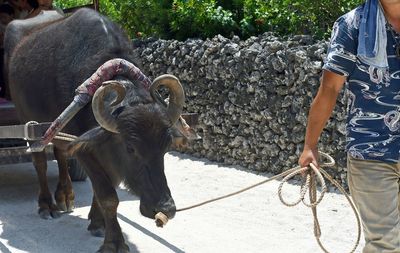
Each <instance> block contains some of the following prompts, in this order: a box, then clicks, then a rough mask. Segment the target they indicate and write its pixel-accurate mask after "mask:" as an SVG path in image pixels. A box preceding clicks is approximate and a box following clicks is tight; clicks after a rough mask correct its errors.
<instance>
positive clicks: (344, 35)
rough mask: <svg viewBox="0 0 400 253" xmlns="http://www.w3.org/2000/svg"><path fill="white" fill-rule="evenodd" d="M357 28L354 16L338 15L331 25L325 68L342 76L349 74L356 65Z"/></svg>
mask: <svg viewBox="0 0 400 253" xmlns="http://www.w3.org/2000/svg"><path fill="white" fill-rule="evenodd" d="M357 44H358V30H357V29H356V25H355V22H354V18H351V17H349V14H347V15H345V16H342V17H340V18H339V19H338V20H337V21H336V22H335V24H334V25H333V30H332V35H331V39H330V43H329V48H328V53H327V56H326V59H325V63H324V66H323V67H322V68H323V69H325V70H329V71H332V72H334V73H336V74H339V75H342V76H349V75H351V73H352V72H353V70H354V68H355V67H356V60H357V57H356V55H357Z"/></svg>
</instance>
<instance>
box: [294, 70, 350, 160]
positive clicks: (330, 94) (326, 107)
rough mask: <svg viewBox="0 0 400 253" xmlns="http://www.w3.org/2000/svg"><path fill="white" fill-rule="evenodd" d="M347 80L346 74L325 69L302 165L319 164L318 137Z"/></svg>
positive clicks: (314, 102)
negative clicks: (342, 74)
mask: <svg viewBox="0 0 400 253" xmlns="http://www.w3.org/2000/svg"><path fill="white" fill-rule="evenodd" d="M345 81H346V77H345V76H341V75H339V74H336V73H333V72H331V71H328V70H324V71H323V73H322V79H321V85H320V87H319V89H318V93H317V95H316V96H315V98H314V100H313V102H312V104H311V108H310V112H309V115H308V122H307V129H306V136H305V141H304V149H303V152H302V154H301V155H300V158H299V165H300V166H301V167H306V166H308V165H309V164H310V163H313V164H315V165H318V149H317V144H318V139H319V137H320V135H321V133H322V130H323V129H324V127H325V125H326V122H327V121H328V119H329V117H330V116H331V114H332V111H333V109H334V108H335V105H336V100H337V97H338V95H339V92H340V90H341V89H342V87H343V84H344V83H345Z"/></svg>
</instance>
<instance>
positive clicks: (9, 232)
mask: <svg viewBox="0 0 400 253" xmlns="http://www.w3.org/2000/svg"><path fill="white" fill-rule="evenodd" d="M49 165H50V168H49V172H48V175H49V181H50V187H51V189H52V191H54V189H55V186H56V183H57V175H58V172H57V169H56V163H55V162H50V163H49ZM166 174H167V178H168V181H169V185H170V188H171V191H172V194H173V196H174V199H175V202H176V204H177V207H178V208H179V207H183V206H187V205H189V204H193V203H197V202H200V201H203V200H207V199H209V198H213V197H216V196H219V195H222V194H226V193H229V192H232V191H235V190H238V189H240V188H242V187H244V186H248V185H251V184H253V183H255V182H258V181H261V180H263V179H265V178H266V177H267V175H255V174H254V173H249V172H246V171H244V170H241V169H240V168H236V167H224V166H220V165H218V164H215V163H212V162H209V161H207V160H200V159H197V158H192V157H190V156H187V155H182V154H179V153H170V154H167V155H166ZM278 184H279V182H278V181H273V182H270V183H268V184H266V185H263V186H260V187H258V188H255V189H253V190H250V191H248V192H245V193H242V194H240V195H238V196H235V197H233V198H230V199H225V200H222V201H219V202H216V203H213V204H209V205H206V206H202V207H199V208H197V209H194V210H190V211H186V212H182V213H177V215H176V217H175V218H174V219H173V220H171V221H169V223H168V224H167V225H166V226H165V227H164V228H158V227H156V226H155V224H154V221H153V220H150V219H147V218H144V217H142V216H141V215H140V214H139V210H138V206H139V202H138V200H137V198H136V197H134V196H131V195H130V194H128V193H127V192H126V191H125V190H124V189H123V188H121V189H120V190H118V194H119V198H120V200H121V203H120V206H119V209H118V218H119V221H120V224H121V226H122V230H123V233H124V236H125V238H126V240H127V242H128V245H129V247H130V249H131V252H134V253H135V252H143V253H164V252H165V253H168V252H177V253H181V252H189V253H192V252H193V253H208V252H209V253H217V252H221V253H225V252H229V253H235V252H238V253H258V252H260V253H261V252H263V253H264V252H268V253H275V252H276V253H293V252H296V253H303V252H304V253H314V252H322V251H321V250H320V249H319V247H318V245H317V243H316V241H315V239H314V236H313V234H312V217H311V211H310V210H309V209H307V208H305V207H303V206H301V207H293V208H288V207H285V206H283V205H282V204H281V203H280V202H279V199H278V197H277V194H276V192H277V188H278ZM74 189H75V195H76V201H75V204H76V209H75V211H74V212H73V213H71V214H64V215H63V216H61V218H59V219H54V220H42V219H40V218H39V216H38V214H37V202H36V199H37V196H36V194H37V191H38V185H37V179H36V174H35V170H34V168H33V167H32V165H31V164H18V165H11V166H10V165H8V166H1V167H0V252H2V253H11V252H12V253H15V252H31V253H69V252H70V253H78V252H85V253H87V252H96V250H97V249H98V248H99V246H100V245H101V243H102V239H101V238H95V237H92V236H90V234H89V232H88V231H87V230H86V227H87V225H88V221H87V220H86V217H87V214H88V212H89V208H90V201H91V198H92V193H91V185H90V182H89V181H88V180H87V181H85V182H75V183H74ZM284 191H285V196H287V197H289V198H291V197H292V198H291V199H294V198H295V196H296V194H298V186H296V185H295V184H290V185H287V186H286V187H285V188H284ZM318 210H319V214H320V222H321V224H322V232H323V237H322V240H323V242H324V243H325V244H326V247H327V248H328V249H329V250H330V251H331V252H332V253H334V252H338V253H345V252H349V250H350V249H351V248H352V246H353V243H354V241H355V236H356V224H355V219H354V217H353V214H352V211H351V209H350V208H349V207H348V206H347V203H346V201H345V198H344V196H343V195H341V194H337V193H329V194H327V195H326V197H325V198H324V200H323V201H322V203H321V206H320V207H319V208H318ZM361 241H362V240H361ZM356 252H361V247H359V248H358V249H357V251H356Z"/></svg>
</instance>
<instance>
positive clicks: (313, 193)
mask: <svg viewBox="0 0 400 253" xmlns="http://www.w3.org/2000/svg"><path fill="white" fill-rule="evenodd" d="M320 155H321V157H325V158H326V159H328V162H323V163H321V164H320V168H317V167H316V166H315V165H314V164H312V163H311V164H310V165H309V167H303V168H300V167H299V166H297V167H294V168H292V169H289V170H287V171H284V172H282V173H280V174H278V175H275V176H272V177H270V178H268V179H265V180H263V181H261V182H259V183H256V184H253V185H250V186H248V187H245V188H243V189H241V190H238V191H235V192H232V193H229V194H226V195H223V196H220V197H217V198H213V199H210V200H207V201H203V202H200V203H198V204H194V205H191V206H187V207H184V208H179V209H177V210H176V211H177V212H182V211H186V210H189V209H193V208H196V207H199V206H202V205H205V204H209V203H212V202H215V201H218V200H221V199H225V198H229V197H231V196H234V195H237V194H239V193H242V192H245V191H248V190H250V189H252V188H255V187H257V186H260V185H262V184H265V183H267V182H270V181H272V180H275V179H278V178H283V179H282V182H281V183H280V184H279V187H278V196H279V199H280V201H281V202H282V204H284V205H285V206H289V207H291V206H295V205H297V204H299V203H300V202H303V204H304V205H305V206H307V207H310V208H311V210H312V214H313V219H314V236H315V238H316V240H317V243H318V245H319V246H320V248H321V249H322V250H323V251H324V252H325V253H329V251H328V250H327V249H326V248H325V247H324V246H323V245H322V242H321V240H320V237H321V228H320V224H319V221H318V216H317V205H318V204H319V203H320V202H321V201H322V199H323V197H324V194H325V192H326V191H327V187H326V184H325V179H324V176H325V178H327V179H328V180H329V181H330V182H331V183H332V184H333V185H335V186H336V187H337V188H338V189H339V191H340V192H341V193H342V194H343V195H344V196H345V197H346V199H347V201H348V202H349V204H350V206H351V208H352V210H353V212H354V215H355V217H356V221H357V228H358V235H357V239H356V242H355V244H354V246H353V248H352V250H351V251H350V253H353V252H354V251H355V250H356V249H357V247H358V244H359V243H360V237H361V220H360V216H359V214H358V212H357V209H356V207H355V205H354V203H353V201H352V200H351V199H350V196H349V194H348V193H347V192H346V190H345V189H344V188H343V187H342V186H341V185H340V184H339V183H338V182H337V181H336V180H335V179H333V178H332V177H331V176H330V175H329V174H328V173H327V172H326V171H325V170H324V169H323V167H332V166H333V165H335V161H334V160H333V158H332V157H331V156H329V155H328V154H325V153H322V152H320ZM304 173H306V179H305V180H304V182H303V184H302V185H301V187H300V197H299V199H298V200H296V201H295V202H293V203H288V202H287V201H286V200H285V199H284V198H283V197H282V188H283V185H284V184H285V183H286V182H287V181H288V180H289V179H291V178H293V177H294V176H296V175H298V174H304ZM317 181H318V182H319V184H320V185H321V192H320V196H319V198H318V199H317V184H316V182H317ZM307 190H309V199H310V203H307V202H306V201H305V194H306V193H307Z"/></svg>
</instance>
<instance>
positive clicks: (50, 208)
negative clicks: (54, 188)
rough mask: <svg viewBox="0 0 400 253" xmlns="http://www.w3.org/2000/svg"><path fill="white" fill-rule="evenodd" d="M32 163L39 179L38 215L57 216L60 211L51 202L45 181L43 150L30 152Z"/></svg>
mask: <svg viewBox="0 0 400 253" xmlns="http://www.w3.org/2000/svg"><path fill="white" fill-rule="evenodd" d="M32 161H33V165H34V167H35V169H36V173H37V176H38V180H39V186H40V188H39V200H38V203H39V215H40V217H41V218H42V219H50V218H58V217H60V212H59V210H58V208H57V206H56V205H55V204H54V202H53V196H52V195H51V193H50V190H49V185H48V182H47V158H46V154H45V152H38V153H32Z"/></svg>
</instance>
